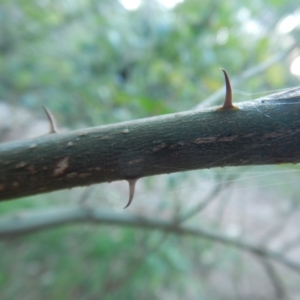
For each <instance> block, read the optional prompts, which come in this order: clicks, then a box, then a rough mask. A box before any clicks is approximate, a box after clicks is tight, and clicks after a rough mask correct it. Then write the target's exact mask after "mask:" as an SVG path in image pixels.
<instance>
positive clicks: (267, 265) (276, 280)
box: [260, 257, 287, 300]
mask: <svg viewBox="0 0 300 300" xmlns="http://www.w3.org/2000/svg"><path fill="white" fill-rule="evenodd" d="M260 261H261V264H262V266H263V267H264V269H265V271H266V273H267V275H268V277H269V279H270V281H271V283H272V285H273V287H274V290H275V294H276V299H277V300H287V292H286V289H285V286H284V283H283V282H282V280H281V278H280V276H279V275H278V273H277V271H276V269H275V268H274V266H273V265H272V263H271V262H270V261H269V260H268V259H267V258H266V257H260Z"/></svg>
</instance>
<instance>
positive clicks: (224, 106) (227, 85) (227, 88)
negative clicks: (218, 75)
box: [221, 68, 235, 109]
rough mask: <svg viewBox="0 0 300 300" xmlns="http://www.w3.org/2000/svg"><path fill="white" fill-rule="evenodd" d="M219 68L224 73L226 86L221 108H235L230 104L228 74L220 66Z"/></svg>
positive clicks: (230, 93) (230, 91) (230, 94)
mask: <svg viewBox="0 0 300 300" xmlns="http://www.w3.org/2000/svg"><path fill="white" fill-rule="evenodd" d="M221 70H222V71H223V73H224V77H225V86H226V96H225V100H224V104H223V106H222V108H221V109H230V108H235V106H234V105H233V104H232V89H231V84H230V80H229V77H228V74H227V72H226V71H225V70H224V69H222V68H221Z"/></svg>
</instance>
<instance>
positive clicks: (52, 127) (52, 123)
mask: <svg viewBox="0 0 300 300" xmlns="http://www.w3.org/2000/svg"><path fill="white" fill-rule="evenodd" d="M42 108H43V109H44V111H45V113H46V116H47V118H48V121H49V123H50V131H49V134H51V133H57V129H56V125H55V120H54V117H53V116H52V114H51V113H50V111H49V110H48V108H46V107H45V106H44V105H42Z"/></svg>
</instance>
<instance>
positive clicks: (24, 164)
mask: <svg viewBox="0 0 300 300" xmlns="http://www.w3.org/2000/svg"><path fill="white" fill-rule="evenodd" d="M26 165H27V163H26V162H24V161H21V162H19V163H18V164H16V168H17V169H19V168H24V167H25V166H26Z"/></svg>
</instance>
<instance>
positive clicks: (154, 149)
mask: <svg viewBox="0 0 300 300" xmlns="http://www.w3.org/2000/svg"><path fill="white" fill-rule="evenodd" d="M165 147H167V144H166V143H161V144H159V145H158V146H156V147H154V148H153V149H152V151H153V152H158V151H160V150H162V149H164V148H165Z"/></svg>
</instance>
